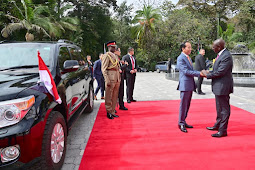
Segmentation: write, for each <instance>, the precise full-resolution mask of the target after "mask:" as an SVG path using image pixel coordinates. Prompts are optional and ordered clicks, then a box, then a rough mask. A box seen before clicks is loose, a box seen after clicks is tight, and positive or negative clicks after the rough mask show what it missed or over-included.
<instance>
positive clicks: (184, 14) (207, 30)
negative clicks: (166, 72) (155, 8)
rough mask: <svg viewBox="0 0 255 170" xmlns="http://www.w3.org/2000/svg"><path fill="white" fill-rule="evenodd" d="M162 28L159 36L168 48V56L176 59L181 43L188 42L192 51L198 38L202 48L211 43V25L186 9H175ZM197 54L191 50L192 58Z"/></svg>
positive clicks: (195, 47)
mask: <svg viewBox="0 0 255 170" xmlns="http://www.w3.org/2000/svg"><path fill="white" fill-rule="evenodd" d="M163 25H164V27H162V29H160V30H159V31H160V32H159V34H161V35H162V36H164V37H162V41H163V42H165V44H168V46H169V48H170V54H169V56H170V57H171V58H174V59H176V57H177V56H178V55H179V54H180V49H179V46H180V44H181V43H182V42H184V41H186V40H189V41H190V42H191V44H192V45H193V49H197V45H198V38H199V39H200V44H202V45H203V48H206V47H207V48H208V47H209V45H210V44H211V42H212V39H211V33H212V30H213V29H212V25H211V23H210V22H209V21H208V18H206V17H204V16H202V15H199V14H196V13H192V12H190V11H188V10H187V9H185V8H184V9H176V10H174V11H173V12H172V14H171V15H170V16H169V17H168V18H167V19H166V21H165V22H164V23H163ZM196 54H197V50H193V52H192V54H191V55H192V56H195V55H196Z"/></svg>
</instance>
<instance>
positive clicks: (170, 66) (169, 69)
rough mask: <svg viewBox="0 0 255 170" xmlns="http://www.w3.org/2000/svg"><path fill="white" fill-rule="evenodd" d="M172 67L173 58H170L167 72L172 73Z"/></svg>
mask: <svg viewBox="0 0 255 170" xmlns="http://www.w3.org/2000/svg"><path fill="white" fill-rule="evenodd" d="M171 68H172V59H171V58H168V61H167V72H168V73H171Z"/></svg>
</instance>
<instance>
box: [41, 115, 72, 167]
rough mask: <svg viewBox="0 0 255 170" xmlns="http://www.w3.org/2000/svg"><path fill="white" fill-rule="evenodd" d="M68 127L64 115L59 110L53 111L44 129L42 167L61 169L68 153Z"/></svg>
mask: <svg viewBox="0 0 255 170" xmlns="http://www.w3.org/2000/svg"><path fill="white" fill-rule="evenodd" d="M66 140H67V128H66V123H65V120H64V117H63V116H62V114H61V113H59V112H56V111H54V112H52V113H51V114H50V115H49V117H48V119H47V123H46V126H45V130H44V135H43V142H42V156H41V160H40V165H41V167H43V168H42V169H60V168H61V167H62V165H63V163H64V159H65V154H66Z"/></svg>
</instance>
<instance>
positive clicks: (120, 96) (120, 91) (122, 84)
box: [119, 76, 124, 107]
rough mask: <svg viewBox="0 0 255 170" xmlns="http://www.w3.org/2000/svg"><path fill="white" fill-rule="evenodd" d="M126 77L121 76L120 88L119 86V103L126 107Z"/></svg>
mask: <svg viewBox="0 0 255 170" xmlns="http://www.w3.org/2000/svg"><path fill="white" fill-rule="evenodd" d="M123 97H124V78H123V77H122V76H121V81H120V88H119V105H120V107H124V101H123Z"/></svg>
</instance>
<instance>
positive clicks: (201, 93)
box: [197, 92, 205, 95]
mask: <svg viewBox="0 0 255 170" xmlns="http://www.w3.org/2000/svg"><path fill="white" fill-rule="evenodd" d="M197 94H200V95H205V93H204V92H198V93H197Z"/></svg>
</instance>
